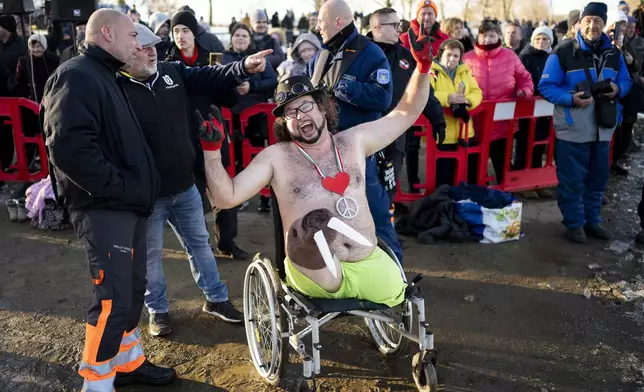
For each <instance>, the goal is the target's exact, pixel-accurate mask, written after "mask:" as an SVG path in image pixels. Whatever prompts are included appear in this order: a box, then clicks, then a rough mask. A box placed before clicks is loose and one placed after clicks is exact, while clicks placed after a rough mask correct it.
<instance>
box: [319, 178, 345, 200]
mask: <svg viewBox="0 0 644 392" xmlns="http://www.w3.org/2000/svg"><path fill="white" fill-rule="evenodd" d="M348 186H349V174H348V173H345V172H340V173H338V174H337V175H336V176H335V177H324V179H323V180H322V187H323V188H324V189H326V190H327V191H329V192H333V193H337V194H338V195H340V196H342V195H344V191H346V190H347V187H348Z"/></svg>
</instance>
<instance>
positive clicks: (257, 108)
mask: <svg viewBox="0 0 644 392" xmlns="http://www.w3.org/2000/svg"><path fill="white" fill-rule="evenodd" d="M274 108H275V104H273V103H260V104H257V105H254V106H251V107H249V108H247V109H244V110H243V111H242V112H241V113H240V114H239V122H240V128H241V133H242V135H244V141H243V142H242V163H243V165H244V167H247V166H248V164H249V163H250V161H251V160H252V159H253V157H255V155H257V154H259V153H260V151H262V150H263V149H264V148H266V146H253V145H252V144H251V143H250V139H248V137H246V131H247V129H248V120H249V118H250V117H252V116H256V115H258V114H265V115H266V120H267V121H268V145H271V144H275V143H277V139H275V134H274V132H273V122H275V116H273V113H272V111H273V109H274ZM259 194H260V195H262V196H266V197H270V196H271V191H270V190H269V189H268V188H264V189H262V190H261V191H260V192H259Z"/></svg>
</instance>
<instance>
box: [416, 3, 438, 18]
mask: <svg viewBox="0 0 644 392" xmlns="http://www.w3.org/2000/svg"><path fill="white" fill-rule="evenodd" d="M425 7H430V8H432V9H433V10H434V13H435V14H436V16H438V7H436V3H434V2H433V1H432V0H421V1H420V2H419V3H418V6H417V7H416V17H418V14H419V13H420V10H422V9H423V8H425Z"/></svg>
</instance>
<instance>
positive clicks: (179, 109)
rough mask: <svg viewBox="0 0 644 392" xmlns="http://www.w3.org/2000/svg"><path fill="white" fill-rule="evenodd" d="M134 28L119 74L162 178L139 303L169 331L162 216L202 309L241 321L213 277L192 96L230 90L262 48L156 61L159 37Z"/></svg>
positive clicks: (153, 327) (155, 325) (156, 328)
mask: <svg viewBox="0 0 644 392" xmlns="http://www.w3.org/2000/svg"><path fill="white" fill-rule="evenodd" d="M137 32H138V36H139V41H140V42H141V46H142V47H143V48H142V49H140V50H138V51H137V55H136V61H135V62H134V64H133V65H132V66H131V67H128V68H126V69H125V70H124V71H122V72H121V76H122V79H123V81H124V83H123V87H124V89H125V92H126V94H127V96H128V97H129V99H130V102H132V107H133V109H134V112H135V113H136V116H137V118H138V119H139V122H140V124H141V128H142V129H143V134H144V135H145V138H146V140H147V142H148V146H149V147H150V150H151V151H152V156H153V157H154V158H155V159H154V160H155V162H156V169H157V171H158V172H159V175H160V177H161V186H160V189H159V192H158V193H157V199H156V202H155V204H154V210H153V212H152V215H151V216H150V218H149V219H148V235H147V249H148V254H147V256H148V262H147V265H148V271H147V281H148V283H147V291H146V294H145V305H146V306H147V308H148V311H149V313H150V324H149V325H150V334H151V335H153V336H164V335H168V334H169V333H170V332H171V328H170V318H169V315H168V300H167V298H166V284H165V277H164V276H163V266H162V263H161V257H162V251H163V229H164V226H165V222H166V221H167V222H169V223H170V225H171V226H172V229H173V230H174V232H175V234H176V235H177V238H178V239H179V241H180V242H181V243H182V244H183V246H184V248H185V249H186V252H187V253H188V259H189V261H190V267H191V270H192V273H193V276H194V278H195V281H196V283H197V285H198V286H199V288H201V290H202V291H203V293H204V295H205V297H206V302H205V304H204V306H203V311H204V312H206V313H209V314H213V315H215V316H217V317H219V318H221V319H223V320H224V321H227V322H232V323H240V322H241V321H242V314H241V312H239V311H238V310H237V309H236V308H235V306H234V305H233V304H232V302H230V301H229V300H228V288H227V287H226V284H224V283H223V282H222V281H221V280H220V279H219V272H218V271H217V262H216V260H215V257H214V255H213V252H212V249H211V247H210V244H209V242H208V238H209V234H208V230H207V228H206V224H205V219H204V213H203V209H202V200H201V196H200V194H199V190H198V189H197V187H196V186H195V174H194V171H193V169H194V165H195V159H196V154H195V150H194V147H193V144H192V141H191V128H192V121H191V120H192V118H193V116H194V112H193V110H192V107H191V105H190V96H192V95H195V94H227V93H228V94H232V90H233V89H234V88H235V87H236V86H238V85H239V84H240V83H242V82H243V81H244V80H245V79H246V78H247V77H248V75H249V74H250V73H253V72H254V71H255V69H256V67H255V65H254V61H255V60H256V59H260V60H262V57H261V56H262V55H261V54H259V55H254V56H250V57H247V58H246V59H245V60H244V63H242V62H235V63H231V64H228V65H226V66H219V65H217V66H214V67H192V68H188V67H186V66H185V65H183V64H182V63H179V62H160V63H157V52H156V48H155V45H156V44H157V43H158V42H159V41H160V40H161V38H159V37H158V36H156V35H154V34H153V33H152V31H150V30H149V29H148V28H146V27H144V26H141V25H137ZM247 72H248V73H247Z"/></svg>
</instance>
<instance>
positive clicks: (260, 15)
mask: <svg viewBox="0 0 644 392" xmlns="http://www.w3.org/2000/svg"><path fill="white" fill-rule="evenodd" d="M260 20H263V21H266V22H268V16H266V12H264V11H263V10H255V11H253V12H251V13H250V24H253V25H254V24H255V22H257V21H260Z"/></svg>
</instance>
